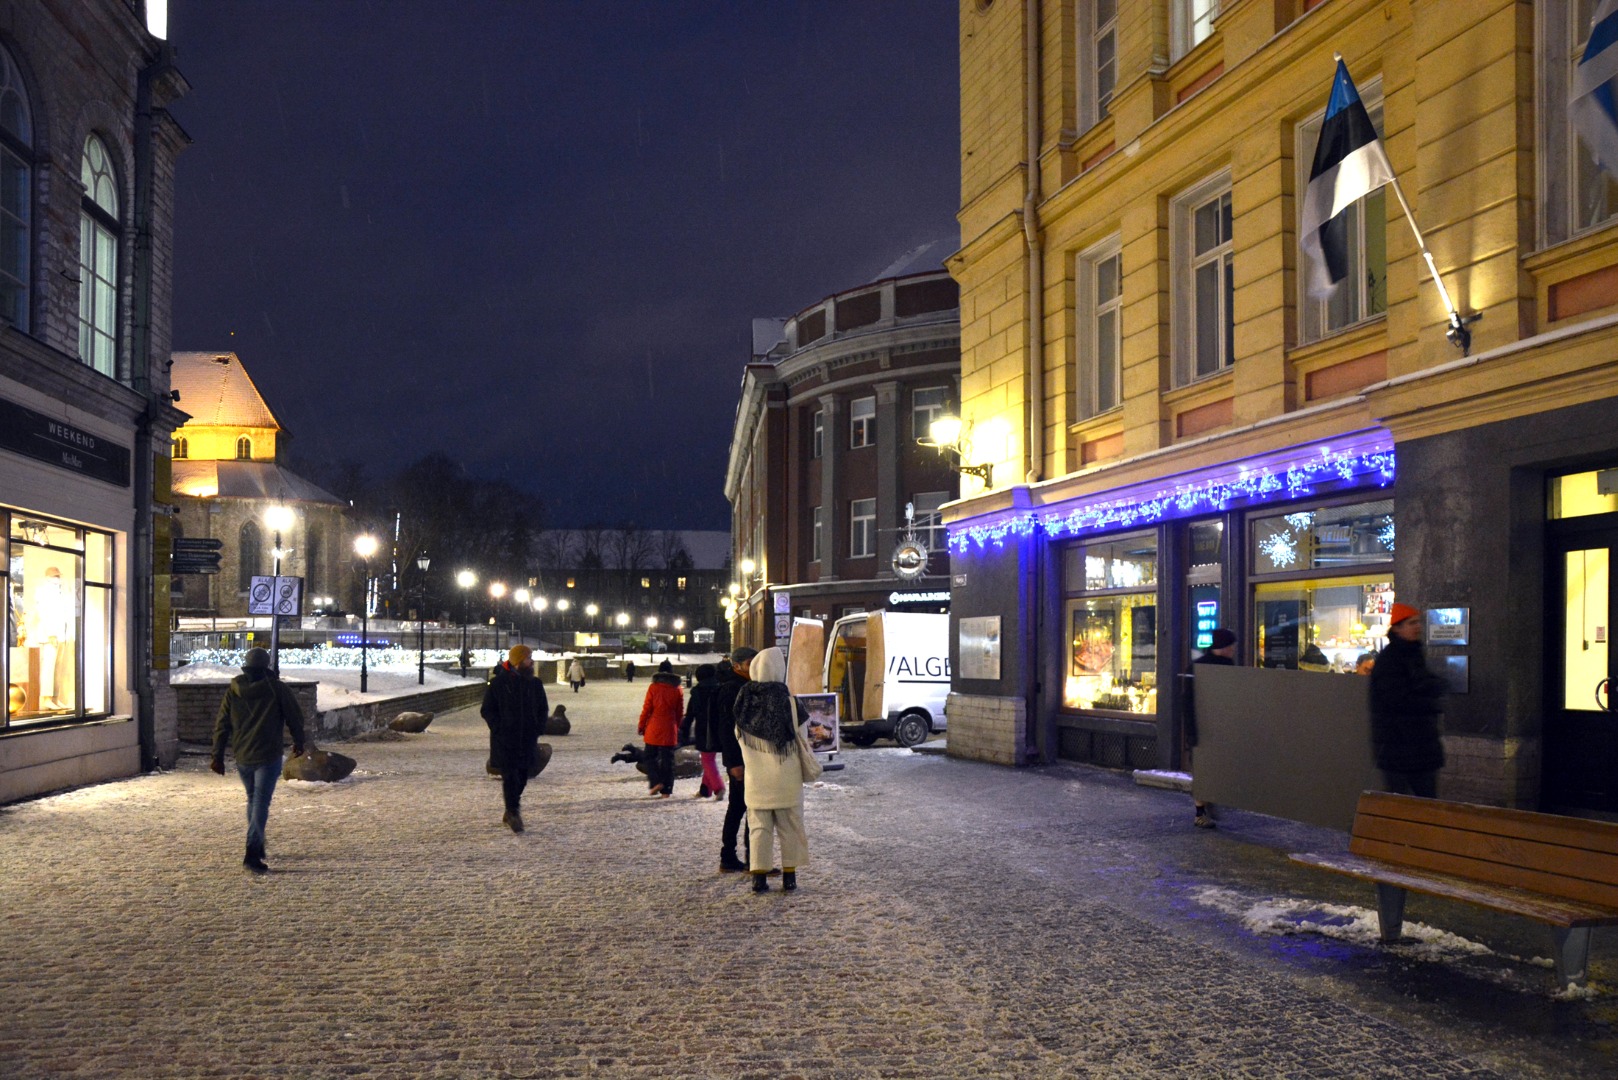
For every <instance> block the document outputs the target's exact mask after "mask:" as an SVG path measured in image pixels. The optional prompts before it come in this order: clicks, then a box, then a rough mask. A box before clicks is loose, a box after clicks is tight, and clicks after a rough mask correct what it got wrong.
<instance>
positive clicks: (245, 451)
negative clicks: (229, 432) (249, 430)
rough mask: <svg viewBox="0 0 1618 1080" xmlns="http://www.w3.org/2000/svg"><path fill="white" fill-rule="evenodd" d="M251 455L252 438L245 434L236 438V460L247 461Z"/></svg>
mask: <svg viewBox="0 0 1618 1080" xmlns="http://www.w3.org/2000/svg"><path fill="white" fill-rule="evenodd" d="M252 457H253V440H252V439H249V438H248V437H247V436H246V435H243V436H242V437H241V438H239V439H237V440H236V460H237V461H249V460H251V459H252Z"/></svg>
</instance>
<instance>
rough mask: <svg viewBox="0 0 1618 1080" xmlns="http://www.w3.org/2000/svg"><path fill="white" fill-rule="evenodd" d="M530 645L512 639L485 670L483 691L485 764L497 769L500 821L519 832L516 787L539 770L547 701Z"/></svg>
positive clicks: (519, 792)
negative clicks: (489, 671) (489, 669)
mask: <svg viewBox="0 0 1618 1080" xmlns="http://www.w3.org/2000/svg"><path fill="white" fill-rule="evenodd" d="M533 656H534V651H533V650H532V649H530V648H529V647H528V646H526V645H513V646H512V647H511V651H510V652H509V653H507V654H506V659H505V661H504V662H503V663H501V664H499V665H498V666H496V667H495V669H494V674H492V675H490V676H489V685H488V688H487V689H485V690H484V691H483V708H482V710H481V712H482V715H483V721H484V723H486V724H488V725H489V766H490V768H494V769H498V770H499V771H500V789H501V792H502V793H503V794H504V796H505V800H506V813H505V816H504V817H502V818H501V819H500V821H501V823H502V824H504V825H507V826H510V828H511V831H512V832H519V833H520V832H522V793H523V788H525V787H527V786H528V778H529V777H530V776H532V775H534V774H535V773H537V772H539V770H540V768H541V765H540V760H539V737H540V736H541V735H543V734H544V733H545V718H546V717H547V716H549V715H550V711H551V710H550V702H549V701H548V700H547V699H546V697H545V685H544V684H543V683H541V682H540V681H539V679H537V678H535V677H534V661H533Z"/></svg>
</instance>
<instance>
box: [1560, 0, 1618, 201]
mask: <svg viewBox="0 0 1618 1080" xmlns="http://www.w3.org/2000/svg"><path fill="white" fill-rule="evenodd" d="M1615 76H1618V0H1601V3H1600V4H1598V5H1597V6H1596V10H1595V14H1594V15H1592V16H1591V17H1590V40H1589V41H1588V42H1586V43H1585V46H1584V59H1583V60H1580V61H1579V66H1578V67H1576V68H1574V69H1573V93H1572V99H1571V100H1570V101H1569V102H1568V111H1569V113H1571V114H1572V120H1573V129H1574V130H1575V131H1577V132H1578V133H1579V137H1580V138H1582V139H1583V140H1584V145H1585V146H1586V147H1588V148H1589V150H1590V154H1591V156H1592V157H1594V158H1595V159H1596V161H1597V162H1599V163H1600V165H1601V167H1602V168H1603V169H1606V170H1607V171H1608V172H1609V173H1614V174H1618V101H1615V100H1614V97H1613V81H1614V77H1615Z"/></svg>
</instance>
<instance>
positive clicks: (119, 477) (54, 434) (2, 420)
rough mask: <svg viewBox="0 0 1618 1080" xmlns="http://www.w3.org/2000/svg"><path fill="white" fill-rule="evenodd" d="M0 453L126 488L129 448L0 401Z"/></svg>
mask: <svg viewBox="0 0 1618 1080" xmlns="http://www.w3.org/2000/svg"><path fill="white" fill-rule="evenodd" d="M0 449H6V450H10V451H12V452H14V453H18V454H22V455H23V456H24V457H31V458H33V459H35V460H36V461H43V462H45V463H47V464H50V465H55V466H56V467H57V468H60V469H66V470H68V471H69V472H75V473H79V474H80V475H82V476H88V477H90V478H91V479H94V480H101V481H103V482H105V483H108V484H115V485H117V486H118V487H128V486H129V448H128V447H127V446H119V445H118V444H117V443H115V442H113V441H111V440H110V439H106V438H103V437H102V436H100V435H92V434H91V433H90V432H88V431H85V430H83V429H81V428H76V427H74V426H73V425H72V424H65V423H63V422H62V421H60V420H58V419H56V417H54V416H46V415H45V414H44V413H39V412H35V411H34V410H33V409H30V408H27V407H26V406H23V405H18V404H17V403H16V402H14V401H7V400H6V399H4V398H0Z"/></svg>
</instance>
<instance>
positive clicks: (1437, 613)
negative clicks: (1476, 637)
mask: <svg viewBox="0 0 1618 1080" xmlns="http://www.w3.org/2000/svg"><path fill="white" fill-rule="evenodd" d="M1425 621H1426V629H1427V644H1429V645H1470V644H1471V640H1470V638H1471V631H1472V609H1471V608H1464V607H1441V608H1428V609H1427V618H1426V620H1425Z"/></svg>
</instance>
